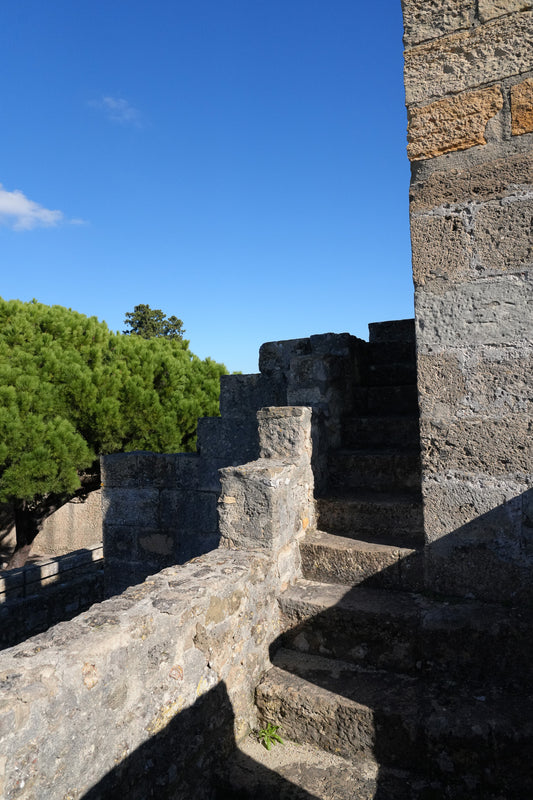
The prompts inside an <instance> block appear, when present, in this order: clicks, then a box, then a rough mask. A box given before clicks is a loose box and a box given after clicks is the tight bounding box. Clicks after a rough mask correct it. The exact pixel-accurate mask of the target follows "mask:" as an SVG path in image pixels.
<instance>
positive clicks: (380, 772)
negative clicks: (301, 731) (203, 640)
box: [216, 729, 497, 800]
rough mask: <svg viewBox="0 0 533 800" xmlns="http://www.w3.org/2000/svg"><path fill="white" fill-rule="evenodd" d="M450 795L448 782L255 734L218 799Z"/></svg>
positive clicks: (402, 799) (429, 798)
mask: <svg viewBox="0 0 533 800" xmlns="http://www.w3.org/2000/svg"><path fill="white" fill-rule="evenodd" d="M280 733H281V734H282V735H283V729H280ZM431 791H432V792H433V794H428V792H431ZM435 792H438V794H435ZM447 796H449V795H446V794H445V787H444V783H443V782H438V781H435V780H431V781H429V780H428V779H426V778H423V777H422V776H420V775H419V774H416V773H414V772H406V771H404V770H397V769H387V768H383V767H381V766H379V765H378V764H377V763H376V761H375V760H374V759H373V758H366V759H360V760H357V761H349V760H348V759H346V758H342V757H341V756H338V755H335V754H334V753H328V752H326V751H325V750H321V749H319V748H317V747H313V746H312V745H306V744H296V743H295V742H291V741H289V740H287V739H284V743H283V744H282V745H276V746H274V747H272V749H271V750H266V748H265V747H263V746H262V745H260V744H259V743H258V741H257V740H256V738H255V737H254V736H253V735H250V736H248V737H246V738H245V739H243V741H242V742H240V743H239V745H238V747H237V749H236V750H235V752H234V753H233V755H232V756H231V757H230V759H229V760H228V762H227V765H226V768H225V770H224V773H223V775H221V777H220V779H219V782H218V787H217V792H216V800H257V798H258V797H269V798H272V800H277V798H282V800H376V798H378V797H379V800H433V798H444V797H447ZM469 800H470V798H469ZM484 800H497V798H494V799H493V798H492V797H490V796H486V797H485V798H484Z"/></svg>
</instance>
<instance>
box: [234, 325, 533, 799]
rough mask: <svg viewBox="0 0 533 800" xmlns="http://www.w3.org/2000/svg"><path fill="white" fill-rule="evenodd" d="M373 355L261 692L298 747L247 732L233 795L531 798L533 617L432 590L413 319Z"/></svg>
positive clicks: (380, 335)
mask: <svg viewBox="0 0 533 800" xmlns="http://www.w3.org/2000/svg"><path fill="white" fill-rule="evenodd" d="M367 353H368V361H367V365H366V375H365V376H364V380H363V381H362V385H360V386H358V387H357V389H356V393H355V403H354V411H353V414H352V415H349V416H347V417H346V418H345V419H344V420H343V426H342V444H343V446H342V448H339V449H336V450H334V451H332V452H331V453H330V455H329V485H328V486H327V488H326V489H325V491H323V492H322V496H321V497H319V498H317V505H318V519H319V524H318V530H316V531H313V532H310V533H309V534H308V535H307V536H306V538H305V539H303V540H302V541H301V545H300V549H301V557H302V567H303V577H302V578H301V579H300V580H299V581H298V582H297V583H296V584H295V585H293V586H291V587H289V588H288V589H287V590H286V591H285V592H284V593H283V595H282V596H281V597H280V598H279V603H280V608H281V613H282V620H283V629H284V633H283V634H282V635H281V637H280V638H279V639H278V640H277V641H276V642H275V643H274V644H273V646H272V653H271V660H272V664H273V667H272V669H271V670H270V671H269V672H268V673H267V675H265V677H264V679H263V681H262V682H261V684H260V685H259V686H258V687H257V690H256V703H257V707H258V711H259V715H260V718H261V720H262V721H263V723H264V724H267V723H273V724H276V725H280V726H281V729H280V732H281V733H282V734H283V735H284V736H285V737H286V738H287V739H289V740H290V741H291V742H297V743H298V745H297V746H296V745H294V744H289V745H286V746H285V747H282V746H281V745H278V746H277V747H275V748H273V749H272V751H270V752H268V753H267V751H265V750H264V749H263V750H262V749H261V748H260V747H259V746H258V745H257V743H254V742H253V741H252V740H250V741H248V742H244V743H243V745H242V746H241V747H240V749H239V751H238V752H237V754H236V757H235V758H234V759H233V761H232V762H231V764H230V767H229V769H228V774H227V776H226V778H225V781H224V788H223V789H221V794H220V797H221V798H225V797H232V798H236V799H237V800H238V798H251V797H254V796H256V795H257V794H258V793H259V792H260V793H261V794H262V795H264V796H270V797H280V798H284V800H289V799H290V800H293V799H294V800H305V799H307V800H313V798H320V800H326V798H331V800H334V799H335V800H348V798H350V800H371V798H372V799H373V800H441V798H448V799H449V800H462V799H463V798H464V800H467V798H468V800H473V799H474V798H475V799H479V800H481V799H483V800H526V798H527V800H530V798H531V797H533V777H532V776H533V772H532V770H531V767H530V763H529V762H530V757H531V755H530V754H531V745H532V744H533V714H532V713H531V712H532V711H533V696H532V683H531V679H532V672H533V671H532V668H531V663H533V657H532V656H533V653H532V644H531V642H532V640H533V637H532V636H531V634H532V625H531V620H530V617H529V616H528V614H527V612H526V611H524V610H523V609H510V608H504V607H503V606H499V605H496V604H488V603H479V602H475V601H473V600H469V599H467V598H443V597H436V596H431V595H429V594H428V593H427V592H424V586H423V577H424V576H423V521H422V503H421V494H420V464H419V442H418V438H419V437H418V417H417V401H416V367H415V345H414V326H413V324H412V321H402V322H399V323H382V324H375V325H372V326H370V341H369V343H368V346H367Z"/></svg>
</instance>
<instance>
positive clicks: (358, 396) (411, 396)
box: [354, 384, 418, 417]
mask: <svg viewBox="0 0 533 800" xmlns="http://www.w3.org/2000/svg"><path fill="white" fill-rule="evenodd" d="M354 409H355V413H356V415H358V416H369V415H374V416H382V417H385V416H389V415H394V416H398V415H400V414H410V415H413V416H414V415H417V414H418V396H417V389H416V386H414V385H410V384H408V385H406V386H404V385H400V386H356V387H355V388H354Z"/></svg>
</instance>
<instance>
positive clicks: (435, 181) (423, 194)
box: [409, 152, 533, 213]
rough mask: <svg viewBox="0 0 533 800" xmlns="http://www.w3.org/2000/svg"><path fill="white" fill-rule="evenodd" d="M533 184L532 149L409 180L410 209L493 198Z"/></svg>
mask: <svg viewBox="0 0 533 800" xmlns="http://www.w3.org/2000/svg"><path fill="white" fill-rule="evenodd" d="M531 184H533V158H532V157H531V153H529V152H528V153H525V154H524V153H518V154H513V155H511V156H509V157H508V158H497V159H495V160H491V161H488V162H483V163H479V164H473V163H469V164H467V165H465V167H464V168H463V169H454V168H451V169H444V168H443V169H439V170H436V171H435V172H432V173H431V174H430V175H428V176H427V177H425V178H423V179H417V177H416V175H415V177H414V179H413V181H412V182H411V188H410V194H409V197H410V208H411V213H415V212H418V211H427V210H430V209H432V208H437V207H439V206H442V205H446V204H450V205H462V204H465V203H470V202H472V201H475V202H481V201H483V200H496V199H500V198H503V197H506V196H508V195H512V194H516V193H517V192H519V191H523V190H524V189H525V190H526V191H527V190H528V189H529V188H530V186H531Z"/></svg>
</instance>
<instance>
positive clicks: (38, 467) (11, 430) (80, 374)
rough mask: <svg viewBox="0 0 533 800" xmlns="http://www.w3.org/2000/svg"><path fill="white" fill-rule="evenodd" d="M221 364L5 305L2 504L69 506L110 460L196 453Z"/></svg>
mask: <svg viewBox="0 0 533 800" xmlns="http://www.w3.org/2000/svg"><path fill="white" fill-rule="evenodd" d="M224 373H226V368H225V367H224V366H223V365H222V364H217V363H216V362H215V361H212V360H211V359H209V358H208V359H205V360H203V361H202V360H200V359H199V358H198V357H197V356H195V355H194V354H193V353H191V352H190V350H189V348H188V342H186V341H184V340H182V339H181V338H180V337H171V338H170V339H166V338H159V337H156V338H153V339H146V338H143V337H142V336H140V335H139V336H123V335H121V334H116V333H112V332H110V331H109V329H108V328H107V325H106V324H105V323H103V322H99V321H98V320H97V319H96V318H95V317H90V318H88V317H86V316H84V315H82V314H78V313H77V312H74V311H71V310H70V309H66V308H63V307H61V306H46V305H42V304H41V303H37V302H35V301H33V302H32V303H22V302H20V301H18V300H13V301H4V300H2V299H0V502H12V503H13V504H14V505H15V507H16V508H18V509H19V510H20V508H21V507H22V506H24V508H29V509H30V510H31V509H33V510H35V509H37V508H38V507H42V506H43V505H44V506H46V504H47V501H48V500H49V498H50V497H52V496H57V495H62V496H72V494H73V493H74V492H75V491H76V489H78V488H79V486H80V473H81V472H82V471H84V470H89V469H90V468H91V465H92V464H93V462H94V461H95V459H96V458H97V457H98V456H99V455H100V454H103V453H113V452H122V451H132V450H152V451H155V452H179V451H190V450H193V449H194V447H195V440H196V423H197V418H198V417H201V416H216V415H217V414H218V413H219V412H218V396H219V383H220V376H221V375H222V374H224Z"/></svg>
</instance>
